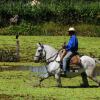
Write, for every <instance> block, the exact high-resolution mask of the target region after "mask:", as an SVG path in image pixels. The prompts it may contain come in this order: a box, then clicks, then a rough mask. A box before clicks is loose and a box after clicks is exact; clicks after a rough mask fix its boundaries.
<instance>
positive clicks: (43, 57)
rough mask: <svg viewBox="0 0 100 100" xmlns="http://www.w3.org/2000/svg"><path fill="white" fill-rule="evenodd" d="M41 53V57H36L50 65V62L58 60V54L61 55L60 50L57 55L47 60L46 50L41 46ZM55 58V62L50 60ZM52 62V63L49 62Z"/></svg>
mask: <svg viewBox="0 0 100 100" xmlns="http://www.w3.org/2000/svg"><path fill="white" fill-rule="evenodd" d="M41 48H42V49H41V51H40V55H39V56H35V57H39V60H41V61H46V62H47V63H50V62H53V61H54V60H55V59H56V58H57V56H58V54H59V51H60V50H61V49H60V50H59V51H58V52H57V53H56V54H54V55H53V56H51V57H49V58H48V59H46V54H47V53H46V50H45V49H44V47H43V46H41ZM43 51H44V53H45V54H44V56H43ZM53 57H55V58H54V59H53V60H50V59H52V58H53ZM49 60H50V61H49Z"/></svg>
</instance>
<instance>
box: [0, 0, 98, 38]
mask: <svg viewBox="0 0 100 100" xmlns="http://www.w3.org/2000/svg"><path fill="white" fill-rule="evenodd" d="M30 1H31V0H28V1H27V0H15V1H13V0H1V1H0V27H1V29H0V34H2V35H3V34H4V35H13V34H16V32H20V33H21V34H22V35H56V32H59V33H60V34H61V35H62V34H64V32H65V30H64V31H63V29H64V28H63V29H62V27H69V26H76V28H77V26H79V27H80V29H79V31H81V29H82V28H83V27H84V28H85V29H86V30H84V28H83V30H82V31H81V32H82V33H84V32H85V33H87V34H85V35H88V36H100V34H99V33H100V28H99V24H100V6H99V5H100V2H99V1H98V0H92V1H89V0H80V1H78V0H38V1H40V4H37V5H34V6H31V3H30ZM16 14H18V15H19V24H18V25H15V26H11V25H10V24H9V19H10V18H11V17H13V16H14V15H16ZM53 25H54V26H55V27H57V28H56V30H55V29H54V28H52V30H50V29H51V26H53ZM45 26H48V28H47V27H46V28H47V29H46V28H45ZM79 27H78V28H79ZM88 27H89V29H88ZM59 28H60V29H62V30H60V31H59ZM49 30H50V31H49ZM48 31H49V32H48ZM60 34H58V35H60ZM80 35H84V34H80Z"/></svg>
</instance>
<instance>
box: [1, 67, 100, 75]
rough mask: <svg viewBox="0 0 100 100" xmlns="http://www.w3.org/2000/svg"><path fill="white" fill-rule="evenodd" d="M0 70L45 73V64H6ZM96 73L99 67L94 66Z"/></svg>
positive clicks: (98, 71) (98, 72)
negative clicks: (36, 65) (6, 65)
mask: <svg viewBox="0 0 100 100" xmlns="http://www.w3.org/2000/svg"><path fill="white" fill-rule="evenodd" d="M0 71H31V72H34V73H46V72H47V70H46V67H45V66H39V67H35V66H13V67H11V66H8V67H2V66H1V67H0ZM96 72H97V73H96V75H98V76H100V67H97V68H96Z"/></svg>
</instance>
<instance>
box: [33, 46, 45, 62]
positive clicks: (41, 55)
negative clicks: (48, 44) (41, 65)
mask: <svg viewBox="0 0 100 100" xmlns="http://www.w3.org/2000/svg"><path fill="white" fill-rule="evenodd" d="M41 48H42V49H41V50H40V55H39V56H35V57H38V58H39V60H41V61H42V59H43V61H45V60H46V50H45V49H44V47H43V46H41ZM43 51H44V56H43Z"/></svg>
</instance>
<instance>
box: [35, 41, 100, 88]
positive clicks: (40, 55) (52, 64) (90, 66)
mask: <svg viewBox="0 0 100 100" xmlns="http://www.w3.org/2000/svg"><path fill="white" fill-rule="evenodd" d="M60 58H61V55H60V52H59V51H57V50H56V49H55V48H53V47H51V46H49V45H43V44H41V43H38V44H37V50H36V53H35V56H34V61H35V62H39V61H41V60H43V59H44V60H45V61H46V62H47V63H48V65H47V66H46V70H47V73H45V74H44V75H42V76H41V77H40V81H39V84H41V82H42V81H43V80H44V79H46V78H48V77H50V76H51V75H54V76H55V79H56V81H57V86H58V87H62V84H61V71H62V70H61V67H60V63H59V62H60ZM78 66H80V68H79V70H77V71H76V72H73V71H72V70H71V71H70V72H68V73H67V75H66V78H73V77H75V76H78V75H83V76H84V75H85V74H84V73H86V75H85V77H86V78H87V77H88V78H90V79H91V80H93V81H95V82H96V83H97V84H98V85H99V86H100V80H98V79H97V78H96V72H95V68H96V59H94V58H91V57H89V56H87V55H83V56H81V57H80V58H79V63H78ZM82 73H83V74H82ZM82 80H83V85H84V83H85V81H84V78H82ZM86 82H88V81H87V80H86Z"/></svg>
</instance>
